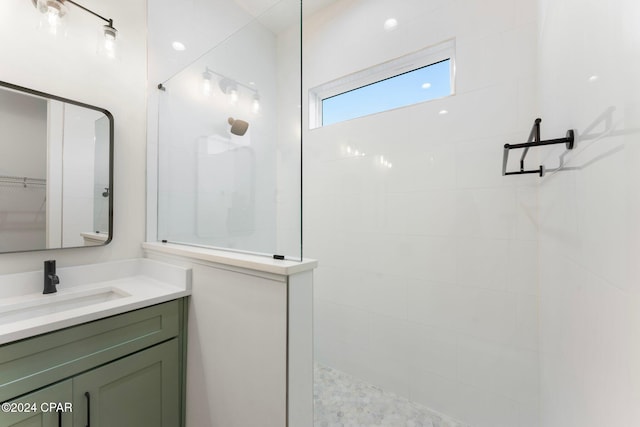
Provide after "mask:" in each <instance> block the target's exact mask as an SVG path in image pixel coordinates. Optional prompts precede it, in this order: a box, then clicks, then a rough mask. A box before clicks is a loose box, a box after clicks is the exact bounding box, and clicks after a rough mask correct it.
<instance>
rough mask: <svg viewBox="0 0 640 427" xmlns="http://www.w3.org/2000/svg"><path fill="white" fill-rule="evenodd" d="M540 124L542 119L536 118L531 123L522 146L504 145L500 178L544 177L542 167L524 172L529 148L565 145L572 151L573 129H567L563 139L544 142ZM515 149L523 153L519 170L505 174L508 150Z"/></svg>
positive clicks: (573, 141)
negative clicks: (541, 136)
mask: <svg viewBox="0 0 640 427" xmlns="http://www.w3.org/2000/svg"><path fill="white" fill-rule="evenodd" d="M540 122H542V119H540V118H537V119H536V120H535V121H534V122H533V127H532V128H531V132H530V133H529V140H528V141H527V142H524V143H522V144H504V151H503V154H502V176H506V175H524V174H530V173H537V174H539V175H540V176H544V166H542V165H540V167H539V168H538V169H530V170H525V168H524V159H525V157H526V156H527V153H528V152H529V148H531V147H540V146H542V145H554V144H565V147H566V148H567V150H572V149H573V147H574V143H575V133H574V132H573V129H569V130H568V131H567V134H566V136H565V137H564V138H556V139H547V140H546V141H541V140H540ZM515 148H524V152H523V153H522V156H521V157H520V170H519V171H514V172H507V163H508V162H509V150H513V149H515Z"/></svg>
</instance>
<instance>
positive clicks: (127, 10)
mask: <svg viewBox="0 0 640 427" xmlns="http://www.w3.org/2000/svg"><path fill="white" fill-rule="evenodd" d="M83 5H85V6H87V7H89V8H92V9H95V10H96V11H97V12H99V13H100V14H102V15H104V16H109V17H112V18H113V19H114V24H115V26H116V28H117V29H118V31H119V32H118V36H119V41H118V48H119V49H120V58H119V59H117V60H115V61H110V60H107V59H106V58H102V57H99V56H97V55H96V50H97V36H98V32H99V29H100V28H101V26H102V25H103V23H102V22H100V21H99V20H98V19H97V18H95V17H93V16H91V15H89V14H87V13H85V12H82V11H81V10H79V9H77V8H74V6H72V5H69V16H68V17H69V18H70V19H69V24H68V31H69V34H68V36H67V37H66V38H58V39H56V38H54V37H51V36H50V35H48V34H46V33H44V32H42V31H38V30H37V29H36V27H37V25H38V21H39V18H40V17H39V14H38V13H37V12H36V10H35V8H34V7H33V6H32V4H31V2H29V1H23V0H7V1H4V2H3V5H2V9H3V10H2V14H0V38H1V39H2V40H5V41H6V42H5V43H3V46H2V56H3V64H4V65H3V66H2V67H1V68H0V80H3V81H7V82H11V83H15V84H18V85H21V86H26V87H30V88H33V89H37V90H40V91H43V92H47V93H51V94H55V95H59V96H63V97H65V98H70V99H73V100H77V101H81V102H85V103H87V104H92V105H97V106H100V107H102V108H106V109H107V110H109V111H111V113H112V114H113V115H114V118H115V172H114V173H115V185H114V186H115V189H114V195H115V200H114V209H115V212H114V240H113V241H112V242H111V244H109V245H108V246H106V247H99V248H90V249H69V250H61V251H59V250H56V251H50V252H34V253H28V254H5V255H0V273H9V272H17V271H28V270H37V269H41V268H42V261H43V260H44V259H51V258H55V259H57V260H58V265H59V266H65V265H77V264H84V263H91V262H99V261H106V260H111V259H121V258H130V257H136V256H140V255H141V254H142V253H141V250H140V243H141V242H142V241H143V239H144V220H145V82H146V31H145V27H146V2H145V1H142V0H136V1H130V0H115V1H109V2H105V1H98V0H87V1H86V2H85V3H83Z"/></svg>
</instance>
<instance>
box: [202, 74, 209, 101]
mask: <svg viewBox="0 0 640 427" xmlns="http://www.w3.org/2000/svg"><path fill="white" fill-rule="evenodd" d="M202 93H203V94H204V95H205V96H209V95H211V73H210V72H209V71H208V70H207V71H205V72H204V73H202Z"/></svg>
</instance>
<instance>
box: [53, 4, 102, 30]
mask: <svg viewBox="0 0 640 427" xmlns="http://www.w3.org/2000/svg"><path fill="white" fill-rule="evenodd" d="M63 1H64V2H65V3H71V4H72V5H74V6H76V7H79V8H80V9H82V10H84V11H85V12H89V13H90V14H92V15H93V16H96V17H98V18H100V19H102V20H103V21H104V22H106V23H108V24H109V26H110V27H113V19H108V18H105V17H104V16H102V15H98V14H97V13H95V12H94V11H93V10H91V9H87V8H86V7H84V6H83V5H81V4H78V3H76V2H75V1H73V0H63Z"/></svg>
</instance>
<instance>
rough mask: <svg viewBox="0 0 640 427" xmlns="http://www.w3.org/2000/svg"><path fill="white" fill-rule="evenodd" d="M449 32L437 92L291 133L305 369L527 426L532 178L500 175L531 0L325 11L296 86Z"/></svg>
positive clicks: (520, 121) (534, 395) (359, 2)
mask: <svg viewBox="0 0 640 427" xmlns="http://www.w3.org/2000/svg"><path fill="white" fill-rule="evenodd" d="M399 3H401V4H399ZM390 17H394V18H396V19H397V20H398V22H399V25H398V27H397V28H396V29H395V30H393V31H390V32H386V31H384V30H383V23H384V21H385V20H386V19H387V18H390ZM451 38H455V41H456V65H457V69H456V82H455V83H456V94H455V96H452V97H448V98H445V99H441V100H435V101H431V102H426V103H423V104H419V105H415V106H411V107H405V108H401V109H397V110H394V111H390V112H385V113H381V114H376V115H373V116H369V117H364V118H360V119H355V120H352V121H348V122H344V123H339V124H336V125H331V126H327V127H324V128H319V129H316V130H312V131H309V130H305V131H304V168H305V174H304V176H305V182H304V203H305V205H304V209H305V210H304V212H305V236H304V247H305V256H306V257H312V258H317V259H319V260H320V261H321V262H320V267H319V268H318V270H317V274H316V280H315V292H316V294H315V355H316V360H317V361H318V362H319V363H321V364H325V365H328V366H331V367H334V368H336V369H339V370H342V371H345V372H347V373H349V374H351V375H355V376H357V377H359V378H361V379H363V380H365V381H368V382H370V383H373V384H375V385H378V386H380V387H382V388H384V389H386V390H389V391H394V392H396V393H398V394H401V395H404V396H408V397H409V398H411V399H413V400H415V401H417V402H420V403H423V404H425V405H426V406H428V407H430V408H431V409H434V410H436V411H440V412H442V413H445V414H447V415H449V416H452V417H455V418H457V419H459V420H462V421H465V422H467V423H470V424H472V425H474V426H478V427H481V426H490V427H500V426H505V427H507V426H508V427H515V426H527V427H528V426H537V425H538V420H537V416H538V386H539V385H538V338H537V337H538V329H537V324H538V318H537V295H538V276H537V271H538V258H537V251H538V241H537V233H538V224H537V209H538V200H537V185H538V182H539V178H538V177H536V176H523V177H508V178H504V177H502V176H501V175H500V170H501V165H502V146H503V145H504V143H507V142H510V143H517V142H524V140H526V138H527V136H528V134H529V130H530V127H531V125H532V122H533V119H534V118H535V117H536V116H535V114H536V105H535V102H536V82H537V80H536V67H535V64H536V52H537V50H536V49H537V9H536V3H535V2H534V1H529V0H527V1H524V0H519V1H513V0H490V1H477V0H455V1H444V0H428V1H425V0H406V1H403V2H393V1H365V0H350V1H347V0H342V1H338V2H335V3H333V4H332V5H331V6H330V7H328V8H326V9H324V10H323V11H320V12H317V13H316V14H314V15H313V16H311V17H309V18H307V19H306V20H305V26H304V76H305V78H304V84H305V93H306V91H307V90H308V89H309V88H311V87H314V86H317V85H319V84H322V83H325V82H327V81H330V80H333V79H336V78H339V77H342V76H345V75H348V74H350V73H353V72H356V71H359V70H361V69H364V68H367V67H370V66H373V65H376V64H378V63H381V62H384V61H388V60H390V59H393V58H395V57H398V56H400V55H403V54H406V53H410V52H413V51H416V50H419V49H421V48H424V47H427V46H430V45H434V44H437V43H439V42H442V41H444V40H448V39H451ZM442 110H446V111H447V112H448V113H447V114H440V113H441V111H442ZM304 128H305V129H308V123H305V126H304ZM347 146H350V147H352V148H354V149H358V150H360V151H364V152H365V153H366V156H365V157H358V158H354V157H345V156H343V155H342V153H343V151H344V148H346V147H347ZM379 155H384V157H385V158H386V159H388V160H389V161H390V162H391V163H392V164H393V167H392V168H391V169H388V168H381V167H379V165H377V164H375V157H376V156H379ZM530 156H531V157H530V159H531V162H532V165H533V166H535V162H536V159H535V155H533V153H532V155H530Z"/></svg>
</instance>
